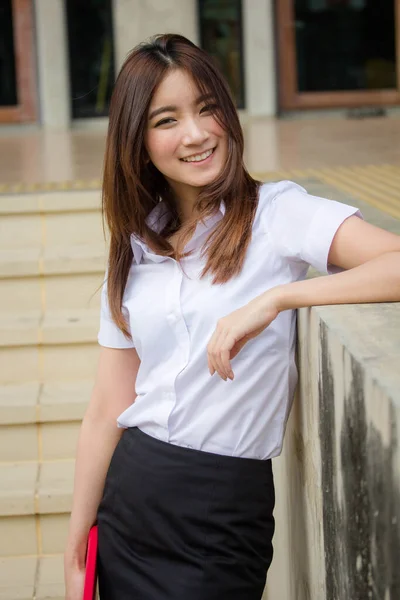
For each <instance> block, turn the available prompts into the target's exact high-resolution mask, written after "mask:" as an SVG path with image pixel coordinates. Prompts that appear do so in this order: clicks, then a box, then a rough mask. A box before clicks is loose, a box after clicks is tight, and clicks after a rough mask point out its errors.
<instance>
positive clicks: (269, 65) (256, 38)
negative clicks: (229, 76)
mask: <svg viewBox="0 0 400 600" xmlns="http://www.w3.org/2000/svg"><path fill="white" fill-rule="evenodd" d="M243 39H244V60H245V64H244V74H245V85H246V109H247V114H248V115H249V116H257V115H262V116H275V115H276V111H277V101H276V95H277V85H276V84H277V82H276V68H275V40H274V19H273V2H272V0H243Z"/></svg>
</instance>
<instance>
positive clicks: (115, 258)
mask: <svg viewBox="0 0 400 600" xmlns="http://www.w3.org/2000/svg"><path fill="white" fill-rule="evenodd" d="M171 69H184V70H185V71H186V72H187V73H188V74H189V75H190V76H191V77H192V78H193V80H194V82H195V83H196V85H197V87H198V88H199V91H200V93H202V94H209V93H211V94H212V95H213V97H214V98H215V102H216V105H215V109H213V114H214V118H215V119H217V121H218V122H219V123H220V125H221V126H222V127H223V128H224V129H225V130H226V132H227V134H228V160H227V162H226V165H225V167H224V168H223V170H222V172H221V173H220V175H219V176H218V178H217V179H216V180H214V181H213V182H212V183H211V184H209V185H207V186H206V187H205V188H203V189H202V191H201V192H200V194H199V196H198V199H197V203H196V207H195V208H196V211H195V212H196V213H197V218H196V220H194V219H192V220H191V221H189V222H188V223H185V225H181V224H180V222H179V216H178V214H177V209H176V206H175V203H174V200H173V197H172V194H171V192H170V190H169V186H168V184H167V182H166V180H165V179H164V176H163V175H162V173H160V171H158V169H156V167H155V166H154V165H153V164H152V163H149V162H148V160H147V154H146V150H145V145H144V136H145V129H146V126H147V113H148V110H149V106H150V102H151V99H152V96H153V94H154V91H155V90H156V88H157V86H158V85H159V84H160V83H161V81H162V80H163V78H164V77H165V75H166V74H167V73H168V72H169V71H170V70H171ZM258 186H259V182H258V181H255V180H254V179H252V177H251V176H250V175H249V173H248V172H247V171H246V169H245V167H244V163H243V133H242V129H241V126H240V122H239V117H238V114H237V111H236V108H235V105H234V102H233V100H232V97H231V93H230V91H229V88H228V86H227V84H226V82H225V80H224V78H223V76H222V75H221V74H220V72H219V71H218V69H217V67H216V66H215V64H214V63H213V61H212V59H211V57H210V56H209V55H208V54H207V53H206V52H204V51H203V50H201V49H200V48H198V47H197V46H195V45H194V44H193V43H192V42H190V41H189V40H187V39H186V38H184V37H183V36H180V35H175V34H164V35H159V36H155V37H154V38H152V39H151V40H150V41H149V42H146V43H143V44H140V45H139V46H137V47H136V48H134V49H133V50H132V51H131V52H130V54H129V55H128V57H127V58H126V60H125V62H124V64H123V65H122V68H121V71H120V73H119V75H118V78H117V80H116V83H115V87H114V91H113V95H112V98H111V105H110V115H109V127H108V134H107V143H106V151H105V161H104V178H103V216H104V218H105V220H106V222H107V225H108V228H109V232H110V250H109V259H108V280H107V290H108V303H109V307H110V312H111V316H112V318H113V320H114V321H115V323H116V324H117V325H118V327H120V329H121V330H122V331H123V332H124V334H125V335H126V336H127V337H130V334H129V328H128V326H127V323H126V321H125V319H124V316H123V313H122V299H123V294H124V290H125V286H126V282H127V278H128V275H129V269H130V266H131V263H132V258H133V254H132V248H131V243H130V236H131V234H132V233H135V234H137V235H139V236H140V237H141V238H142V239H143V240H144V241H145V242H146V243H147V244H148V245H149V247H150V248H151V249H152V250H153V251H154V252H157V253H158V254H162V255H165V256H174V257H175V258H176V259H177V260H181V259H182V257H183V256H185V254H183V249H184V247H185V245H186V243H187V241H188V240H189V239H190V237H191V236H192V235H193V233H194V231H195V228H196V223H197V222H198V221H199V220H201V219H204V218H205V217H208V216H210V215H211V214H212V213H214V212H215V211H216V210H217V209H218V208H219V206H220V202H221V200H222V199H223V201H224V204H225V215H224V217H223V218H222V219H221V221H220V222H219V223H218V224H217V226H216V227H215V229H214V230H213V231H212V233H211V235H210V236H209V237H208V238H207V241H206V243H205V245H204V247H203V255H204V256H205V257H206V258H207V260H206V265H205V267H204V269H203V272H202V275H201V276H202V277H204V276H205V275H206V274H207V273H211V274H212V275H213V283H214V284H216V283H219V284H221V283H225V282H226V281H228V280H229V279H231V278H232V277H234V276H235V275H237V274H238V273H239V272H240V271H241V268H242V266H243V262H244V258H245V253H246V250H247V247H248V245H249V243H250V239H251V230H252V223H253V219H254V214H255V210H256V207H257V198H258ZM160 199H162V200H164V201H165V202H166V203H167V206H168V208H169V210H170V212H171V220H170V222H169V223H168V224H167V226H166V227H165V228H164V229H163V231H161V232H160V233H157V232H155V231H153V230H152V229H151V228H150V227H149V226H148V225H147V224H146V221H145V220H146V217H147V216H148V215H149V213H150V212H151V210H152V209H153V208H154V207H155V206H156V205H157V204H158V202H159V201H160ZM177 231H179V234H178V239H177V249H176V251H175V250H174V249H173V247H172V245H171V244H170V243H169V242H168V239H167V237H168V236H169V235H171V234H172V233H175V232H177Z"/></svg>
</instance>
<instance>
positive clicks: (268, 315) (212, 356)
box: [207, 290, 279, 381]
mask: <svg viewBox="0 0 400 600" xmlns="http://www.w3.org/2000/svg"><path fill="white" fill-rule="evenodd" d="M278 314H279V308H278V302H277V296H276V293H274V291H273V290H269V291H268V292H265V293H264V294H262V295H261V296H257V298H254V300H252V301H251V302H249V303H248V304H246V305H245V306H243V307H242V308H239V309H238V310H235V311H234V312H232V313H230V314H229V315H227V316H226V317H222V318H221V319H219V321H218V322H217V327H216V330H215V331H214V333H213V335H212V337H211V339H210V342H209V344H208V346H207V358H208V368H209V371H210V374H211V375H214V373H215V372H216V371H217V372H218V374H219V375H220V376H221V377H222V379H224V381H226V380H227V379H228V378H229V379H233V378H234V375H233V371H232V367H231V363H230V361H231V360H232V359H233V358H235V356H236V355H237V354H238V353H239V352H240V350H241V349H242V348H243V346H244V345H245V344H246V343H247V342H248V341H249V340H251V339H252V338H255V337H256V336H257V335H259V334H260V333H261V332H262V331H264V329H266V328H267V327H268V325H269V324H270V323H272V321H273V320H274V319H276V317H277V316H278Z"/></svg>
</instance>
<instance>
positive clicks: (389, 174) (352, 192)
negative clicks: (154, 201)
mask: <svg viewBox="0 0 400 600" xmlns="http://www.w3.org/2000/svg"><path fill="white" fill-rule="evenodd" d="M254 175H255V176H256V177H258V178H259V179H262V180H264V181H268V180H269V181H274V180H279V179H294V180H296V179H299V178H300V179H307V178H310V177H311V178H313V179H314V180H316V181H320V182H321V183H326V184H328V185H330V186H332V187H333V188H337V189H338V190H341V191H343V192H344V193H346V194H348V195H349V196H354V197H355V198H358V199H360V200H363V201H364V202H367V203H368V204H370V205H372V206H374V207H375V208H377V209H379V210H382V211H384V212H386V213H388V214H390V215H391V216H393V217H395V218H397V219H400V165H394V164H381V165H358V166H334V167H324V168H317V169H313V168H308V169H289V170H282V171H268V172H264V173H254ZM100 187H101V180H100V179H90V180H84V179H78V180H75V181H53V182H44V183H15V184H2V183H0V194H21V193H26V194H29V193H34V192H51V191H68V190H88V189H89V190H90V189H91V190H93V189H99V188H100Z"/></svg>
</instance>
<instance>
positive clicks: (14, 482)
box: [0, 458, 75, 538]
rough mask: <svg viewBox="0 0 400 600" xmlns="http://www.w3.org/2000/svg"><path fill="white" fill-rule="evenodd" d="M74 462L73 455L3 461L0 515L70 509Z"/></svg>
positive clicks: (51, 512) (55, 511) (53, 512)
mask: <svg viewBox="0 0 400 600" xmlns="http://www.w3.org/2000/svg"><path fill="white" fill-rule="evenodd" d="M74 464H75V461H74V460H73V459H72V458H71V459H66V460H57V461H45V462H38V461H27V462H15V463H13V462H10V463H2V464H0V482H1V485H0V516H1V517H6V516H10V515H14V516H21V515H36V514H64V513H68V512H69V511H70V510H71V498H72V487H73V473H74ZM0 538H1V535H0Z"/></svg>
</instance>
